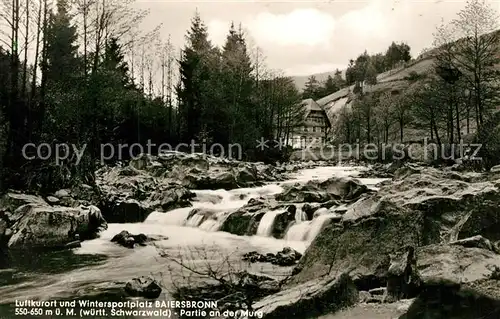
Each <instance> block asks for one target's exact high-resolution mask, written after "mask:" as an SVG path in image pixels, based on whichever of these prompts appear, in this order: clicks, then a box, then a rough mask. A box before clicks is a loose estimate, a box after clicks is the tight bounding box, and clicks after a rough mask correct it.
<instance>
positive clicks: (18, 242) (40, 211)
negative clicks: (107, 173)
mask: <svg viewBox="0 0 500 319" xmlns="http://www.w3.org/2000/svg"><path fill="white" fill-rule="evenodd" d="M14 215H15V216H16V217H15V220H16V221H15V222H14V223H13V225H11V226H10V228H11V230H12V236H11V237H10V239H9V241H8V243H7V246H8V248H9V249H38V248H42V249H43V248H46V249H58V248H64V247H65V245H67V244H68V243H71V242H74V241H75V240H80V239H90V238H95V237H96V236H97V235H98V233H99V232H100V231H102V230H103V229H106V228H107V224H106V222H105V221H104V219H103V218H102V215H101V213H100V211H99V209H98V208H97V207H95V206H91V207H84V206H82V207H79V208H70V207H56V206H52V207H51V206H45V205H40V206H39V205H36V204H27V205H23V206H21V207H19V208H18V209H17V210H16V211H15V212H14Z"/></svg>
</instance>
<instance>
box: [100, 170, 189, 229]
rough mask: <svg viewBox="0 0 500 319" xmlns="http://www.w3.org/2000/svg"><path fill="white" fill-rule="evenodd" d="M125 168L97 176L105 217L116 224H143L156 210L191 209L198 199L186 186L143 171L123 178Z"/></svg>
mask: <svg viewBox="0 0 500 319" xmlns="http://www.w3.org/2000/svg"><path fill="white" fill-rule="evenodd" d="M122 171H123V168H121V167H118V166H117V167H113V168H107V167H105V168H103V169H101V170H99V171H98V173H96V175H97V177H98V178H97V185H98V188H99V192H100V194H101V195H100V200H99V202H100V208H101V210H102V212H103V216H104V217H105V218H106V219H107V220H108V221H109V222H113V223H135V222H143V221H144V220H145V219H146V218H147V216H148V215H149V214H150V213H151V212H152V211H155V210H157V211H158V210H163V211H168V210H171V209H175V208H181V207H188V206H190V205H191V204H190V202H189V200H190V199H191V198H192V197H194V196H195V194H194V193H192V192H191V191H189V190H188V189H186V188H185V187H183V186H181V185H179V184H175V183H169V182H167V181H166V180H165V179H164V178H161V179H159V178H156V177H154V176H152V175H148V173H147V172H143V171H139V173H138V174H136V175H133V176H130V175H129V174H127V175H122V174H121V173H122Z"/></svg>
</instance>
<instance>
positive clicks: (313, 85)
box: [302, 75, 321, 100]
mask: <svg viewBox="0 0 500 319" xmlns="http://www.w3.org/2000/svg"><path fill="white" fill-rule="evenodd" d="M320 95H321V86H320V83H319V81H318V80H317V79H316V77H315V76H314V75H311V76H310V77H309V78H308V79H307V82H306V86H305V88H304V91H303V92H302V98H303V99H313V100H317V99H319V98H320V97H321V96H320Z"/></svg>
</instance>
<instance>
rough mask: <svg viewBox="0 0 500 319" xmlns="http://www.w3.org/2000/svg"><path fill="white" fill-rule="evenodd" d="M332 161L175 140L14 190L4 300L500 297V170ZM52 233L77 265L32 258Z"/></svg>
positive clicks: (426, 304) (332, 305)
mask: <svg viewBox="0 0 500 319" xmlns="http://www.w3.org/2000/svg"><path fill="white" fill-rule="evenodd" d="M328 164H329V163H300V164H299V163H295V164H294V163H287V164H283V165H278V166H272V165H265V164H262V163H244V162H238V161H229V160H224V159H219V158H214V157H209V156H202V155H201V154H190V155H188V154H179V153H169V154H165V155H163V156H159V157H154V156H143V157H141V158H139V159H136V160H133V161H131V162H130V163H127V164H121V165H117V166H115V167H104V168H102V169H100V170H99V171H98V172H97V177H98V181H97V185H95V186H94V187H90V186H86V185H81V186H79V187H78V188H74V189H65V190H60V191H58V192H56V193H54V194H44V195H40V194H22V193H17V192H13V191H12V192H8V193H7V194H4V195H3V196H2V198H1V201H0V217H1V218H0V244H1V246H2V251H3V252H4V255H7V257H6V258H4V259H5V261H4V263H3V264H5V266H4V270H0V282H2V283H3V285H2V286H0V296H2V297H1V298H0V304H3V305H4V306H0V312H1V314H11V312H9V311H12V309H9V307H8V304H9V303H11V302H13V301H14V300H16V299H18V298H21V297H22V298H23V299H26V298H33V299H54V298H57V299H72V298H73V299H74V298H77V299H78V298H80V299H82V298H83V299H89V298H91V296H93V297H92V298H106V299H113V300H114V299H119V300H123V299H124V298H125V299H127V298H132V297H137V296H139V297H140V298H146V299H147V298H155V299H157V300H168V299H172V298H177V299H189V298H191V299H205V300H213V301H218V305H219V307H220V308H221V309H220V310H228V309H230V310H242V309H247V310H249V309H251V310H253V311H258V312H260V313H261V314H263V316H264V317H265V318H277V317H283V316H285V317H288V318H313V317H317V316H322V315H324V316H333V314H337V316H339V318H348V317H346V314H348V313H349V311H351V313H358V312H357V311H359V310H360V309H364V308H366V309H368V308H369V307H362V306H360V305H378V306H377V307H379V308H382V309H383V308H384V307H385V306H384V305H387V309H392V310H391V311H389V310H388V311H387V313H389V312H390V313H399V314H402V315H401V316H402V317H401V318H421V314H422V313H426V314H427V315H429V316H435V317H436V318H442V317H447V316H449V317H451V318H479V317H484V316H485V315H486V314H489V313H495V311H497V310H498V309H497V305H498V298H497V297H496V296H497V294H498V293H497V292H498V291H499V290H498V279H499V278H500V275H499V273H500V255H498V252H500V249H499V248H500V247H499V245H498V242H500V232H498V229H499V226H500V225H498V223H499V222H500V210H499V208H498V207H500V206H499V203H500V189H499V186H500V175H499V174H500V173H498V170H493V172H488V173H472V172H466V171H462V170H457V169H456V168H450V169H437V168H433V167H427V166H423V165H418V164H404V165H403V164H398V165H384V166H380V165H379V166H371V169H367V168H363V167H338V166H337V167H336V166H332V165H328ZM42 248H43V251H47V252H46V253H43V256H42V257H40V259H43V260H45V262H46V263H47V262H48V263H49V264H50V263H57V260H61V256H65V257H64V266H61V267H59V268H57V267H56V268H57V270H55V269H51V270H49V269H47V267H42V266H33V267H26V265H23V261H21V259H19V258H16V256H18V255H19V253H18V252H21V254H24V255H26V253H22V252H23V251H24V252H29V251H37V252H38V253H40V251H42ZM71 256H75V257H71ZM186 265H189V266H186ZM193 265H195V266H193ZM5 267H7V268H5ZM214 269H218V272H214ZM186 272H187V273H186ZM141 276H142V277H141ZM188 277H189V280H188ZM48 287H49V288H48ZM457 300H458V301H457ZM460 302H461V303H462V304H463V305H465V306H463V307H462V308H463V309H462V308H461V307H459V304H460ZM440 303H443V304H446V305H447V307H444V308H443V307H440V306H438V305H439V304H440ZM397 305H406V306H404V307H403V306H397ZM477 305H480V307H479V306H477ZM372 308H373V307H372ZM349 309H352V310H349ZM356 309H357V310H356ZM370 309H371V308H370ZM377 309H378V308H377ZM394 309H397V311H394ZM399 314H398V315H399ZM341 315H343V316H344V317H340V316H341ZM353 316H354V315H353ZM325 318H326V317H325ZM332 318H334V317H332Z"/></svg>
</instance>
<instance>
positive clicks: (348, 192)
mask: <svg viewBox="0 0 500 319" xmlns="http://www.w3.org/2000/svg"><path fill="white" fill-rule="evenodd" d="M284 188H285V190H284V191H283V192H282V193H281V194H278V195H277V196H276V199H277V200H280V201H288V202H295V203H312V202H314V203H325V202H331V201H333V200H335V199H343V200H354V199H356V198H358V197H359V196H361V195H362V194H364V193H366V192H368V188H367V187H366V186H365V185H363V184H361V182H359V181H357V180H354V179H350V178H337V177H333V178H329V179H328V180H326V181H322V182H319V181H317V180H312V181H309V182H307V183H306V184H304V185H302V184H299V183H296V184H293V185H285V187H284Z"/></svg>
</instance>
